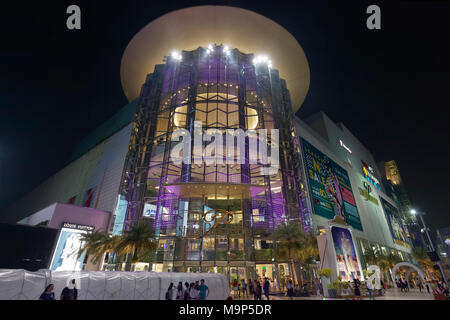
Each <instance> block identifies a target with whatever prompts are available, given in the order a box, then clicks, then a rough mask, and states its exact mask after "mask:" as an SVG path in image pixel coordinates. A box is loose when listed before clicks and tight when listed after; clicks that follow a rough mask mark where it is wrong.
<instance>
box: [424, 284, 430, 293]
mask: <svg viewBox="0 0 450 320" xmlns="http://www.w3.org/2000/svg"><path fill="white" fill-rule="evenodd" d="M425 287H426V288H427V292H428V293H430V285H429V284H428V282H426V283H425Z"/></svg>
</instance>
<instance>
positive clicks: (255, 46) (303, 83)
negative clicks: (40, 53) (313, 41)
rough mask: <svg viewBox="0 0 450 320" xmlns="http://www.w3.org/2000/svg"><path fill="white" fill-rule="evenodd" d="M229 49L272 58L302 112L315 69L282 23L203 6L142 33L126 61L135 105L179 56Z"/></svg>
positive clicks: (125, 81)
mask: <svg viewBox="0 0 450 320" xmlns="http://www.w3.org/2000/svg"><path fill="white" fill-rule="evenodd" d="M211 43H216V44H224V45H225V44H226V45H228V46H229V47H230V48H238V49H239V50H240V51H241V52H243V53H254V54H255V56H257V55H260V54H262V55H267V56H268V57H269V58H270V60H271V61H272V65H273V68H274V69H277V70H278V71H279V74H280V77H281V78H283V79H285V80H286V82H287V87H288V89H289V91H290V94H291V100H292V107H293V109H294V112H295V111H297V110H298V109H299V108H300V106H301V104H302V103H303V101H304V100H305V96H306V93H307V92H308V89H309V79H310V74H309V66H308V61H307V59H306V56H305V53H304V52H303V49H302V47H301V46H300V44H299V43H298V42H297V40H296V39H295V38H294V37H293V36H292V35H291V34H290V33H289V32H288V31H287V30H286V29H284V28H283V27H282V26H280V25H279V24H277V23H276V22H274V21H272V20H270V19H268V18H266V17H264V16H262V15H260V14H257V13H255V12H252V11H248V10H244V9H240V8H235V7H227V6H198V7H190V8H186V9H181V10H177V11H173V12H170V13H168V14H165V15H163V16H161V17H159V18H158V19H156V20H154V21H153V22H151V23H149V24H148V25H147V26H145V27H144V28H143V29H141V30H140V31H139V32H138V33H137V34H136V35H135V36H134V37H133V39H131V41H130V43H129V44H128V46H127V48H126V49H125V52H124V54H123V56H122V62H121V65H120V77H121V81H122V88H123V90H124V93H125V95H126V96H127V98H128V100H129V101H132V100H133V99H135V98H137V97H138V96H139V93H140V90H141V86H142V84H143V83H144V82H145V78H146V76H147V74H149V73H152V72H153V70H154V66H155V65H156V64H160V63H163V58H164V57H165V56H168V55H170V53H171V52H172V51H173V50H176V51H178V52H180V51H181V50H187V51H189V50H195V49H197V48H198V47H207V46H208V44H211Z"/></svg>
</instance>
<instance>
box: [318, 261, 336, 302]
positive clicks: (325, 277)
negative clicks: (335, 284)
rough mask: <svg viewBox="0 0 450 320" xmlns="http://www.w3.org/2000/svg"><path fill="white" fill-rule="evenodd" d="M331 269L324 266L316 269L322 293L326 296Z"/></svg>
mask: <svg viewBox="0 0 450 320" xmlns="http://www.w3.org/2000/svg"><path fill="white" fill-rule="evenodd" d="M332 272H333V271H332V270H331V268H324V269H321V270H319V271H318V275H319V277H320V279H321V281H322V288H323V295H324V296H326V297H328V296H329V292H328V285H329V284H330V277H331V273H332Z"/></svg>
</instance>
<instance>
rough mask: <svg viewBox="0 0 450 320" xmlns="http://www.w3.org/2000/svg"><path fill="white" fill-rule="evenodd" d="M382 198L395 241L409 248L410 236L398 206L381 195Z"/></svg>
mask: <svg viewBox="0 0 450 320" xmlns="http://www.w3.org/2000/svg"><path fill="white" fill-rule="evenodd" d="M380 199H381V205H382V206H383V210H384V214H385V216H386V220H387V223H388V226H389V230H390V231H391V235H392V239H393V240H394V243H395V244H398V245H400V246H404V247H407V248H409V247H410V244H409V241H408V236H407V233H406V231H405V226H404V225H403V222H402V220H401V219H400V217H399V213H398V210H397V208H395V207H394V206H393V205H391V204H390V203H389V202H387V201H386V200H384V199H383V198H381V197H380Z"/></svg>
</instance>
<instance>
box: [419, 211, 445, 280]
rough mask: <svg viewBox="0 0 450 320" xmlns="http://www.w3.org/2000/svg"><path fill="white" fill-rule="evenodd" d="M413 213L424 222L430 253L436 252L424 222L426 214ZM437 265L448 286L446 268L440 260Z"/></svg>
mask: <svg viewBox="0 0 450 320" xmlns="http://www.w3.org/2000/svg"><path fill="white" fill-rule="evenodd" d="M411 213H412V214H413V215H418V216H419V218H420V221H421V222H422V225H423V229H424V230H425V235H426V236H427V240H428V245H429V249H430V251H432V252H435V249H434V245H433V240H432V239H431V237H430V234H429V232H428V228H427V226H426V225H425V220H423V215H424V214H425V213H424V212H417V211H416V210H414V209H412V210H411ZM436 263H437V265H438V266H439V269H440V270H441V273H442V277H443V279H444V281H445V285H446V286H448V280H447V276H446V275H445V272H444V268H443V267H442V263H441V261H440V260H439V261H436Z"/></svg>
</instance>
